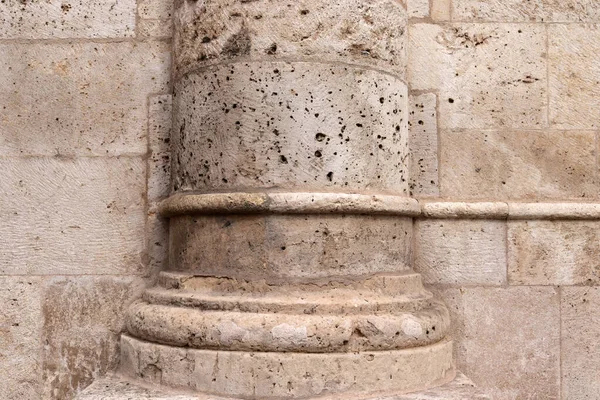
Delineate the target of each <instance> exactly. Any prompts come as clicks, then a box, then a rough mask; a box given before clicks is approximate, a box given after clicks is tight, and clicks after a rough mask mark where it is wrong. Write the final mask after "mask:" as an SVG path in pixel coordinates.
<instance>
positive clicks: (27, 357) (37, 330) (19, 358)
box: [0, 247, 43, 400]
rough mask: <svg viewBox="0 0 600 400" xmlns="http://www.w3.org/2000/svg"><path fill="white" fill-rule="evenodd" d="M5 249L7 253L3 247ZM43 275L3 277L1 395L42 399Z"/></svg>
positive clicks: (0, 296) (0, 286)
mask: <svg viewBox="0 0 600 400" xmlns="http://www.w3.org/2000/svg"><path fill="white" fill-rule="evenodd" d="M0 248H2V252H4V248H3V247H0ZM40 293H41V278H39V277H23V276H15V277H11V276H0V304H2V306H1V307H0V377H1V378H2V379H0V398H2V399H7V400H8V399H19V400H21V399H22V400H38V399H40V398H41V379H40V375H41V368H40V355H41V354H40V353H41V351H42V342H41V340H40V337H41V333H42V324H43V317H42V301H41V297H42V296H41V295H40Z"/></svg>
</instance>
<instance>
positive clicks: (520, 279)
mask: <svg viewBox="0 0 600 400" xmlns="http://www.w3.org/2000/svg"><path fill="white" fill-rule="evenodd" d="M508 226H509V230H508V271H509V280H510V282H511V283H512V284H517V285H556V286H563V285H581V284H584V285H598V284H599V283H600V262H599V261H598V259H599V258H600V237H599V236H598V235H599V229H600V222H598V221H526V222H510V223H509V225H508Z"/></svg>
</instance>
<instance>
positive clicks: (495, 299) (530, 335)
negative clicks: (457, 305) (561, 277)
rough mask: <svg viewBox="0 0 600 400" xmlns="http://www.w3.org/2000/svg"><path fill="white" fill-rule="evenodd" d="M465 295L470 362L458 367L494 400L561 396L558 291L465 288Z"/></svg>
mask: <svg viewBox="0 0 600 400" xmlns="http://www.w3.org/2000/svg"><path fill="white" fill-rule="evenodd" d="M461 293H462V296H463V307H464V315H463V317H462V319H463V322H462V323H463V324H464V336H463V338H462V340H463V346H464V351H465V353H464V354H465V360H464V361H463V362H459V365H462V368H464V369H463V371H464V372H465V374H466V375H467V376H468V377H469V378H470V379H472V380H473V382H475V384H476V385H477V387H478V388H479V389H480V390H482V391H483V392H485V393H487V394H489V395H490V397H491V398H492V399H494V400H514V399H559V398H560V350H559V349H560V310H559V295H558V292H557V290H556V289H555V288H551V287H519V288H515V287H513V288H465V289H461ZM568 398H569V399H570V398H573V397H568Z"/></svg>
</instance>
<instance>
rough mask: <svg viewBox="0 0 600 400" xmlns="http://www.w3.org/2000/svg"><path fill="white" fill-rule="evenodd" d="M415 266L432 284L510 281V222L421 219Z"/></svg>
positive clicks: (498, 282) (416, 233) (417, 231)
mask: <svg viewBox="0 0 600 400" xmlns="http://www.w3.org/2000/svg"><path fill="white" fill-rule="evenodd" d="M414 252H415V254H414V268H415V270H416V271H417V272H420V273H421V274H422V275H423V280H424V281H425V282H426V283H430V284H453V285H501V284H504V283H506V222H505V221H492V220H450V219H439V220H434V219H432V220H419V221H417V224H416V229H415V248H414Z"/></svg>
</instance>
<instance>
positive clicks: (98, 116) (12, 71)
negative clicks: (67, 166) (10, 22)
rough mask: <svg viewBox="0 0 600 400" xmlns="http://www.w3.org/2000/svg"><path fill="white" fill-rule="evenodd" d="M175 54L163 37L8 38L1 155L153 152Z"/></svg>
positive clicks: (2, 66) (0, 89) (1, 90)
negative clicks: (155, 104) (150, 146)
mask: <svg viewBox="0 0 600 400" xmlns="http://www.w3.org/2000/svg"><path fill="white" fill-rule="evenodd" d="M29 4H30V3H29V2H28V3H27V6H29ZM31 4H42V3H41V2H35V3H31ZM119 4H121V3H119ZM0 7H2V5H0ZM169 59H170V56H169V49H168V46H167V45H166V44H163V43H155V42H144V43H133V42H121V43H83V42H80V43H61V44H44V43H36V44H0V121H2V123H1V124H0V154H7V155H59V156H60V155H63V156H64V155H69V156H70V155H107V154H110V155H119V154H131V153H139V154H143V153H146V151H147V139H146V135H147V115H148V106H147V96H148V94H150V93H160V92H166V91H168V90H169V63H170V61H169ZM42 88H43V90H42Z"/></svg>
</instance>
